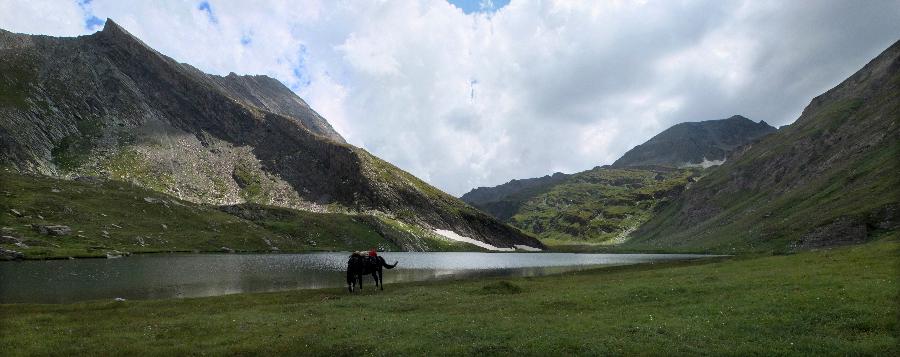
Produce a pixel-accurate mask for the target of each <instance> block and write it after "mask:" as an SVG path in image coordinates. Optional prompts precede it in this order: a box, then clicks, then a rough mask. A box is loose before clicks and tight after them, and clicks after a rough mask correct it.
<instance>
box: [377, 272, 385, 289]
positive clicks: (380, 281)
mask: <svg viewBox="0 0 900 357" xmlns="http://www.w3.org/2000/svg"><path fill="white" fill-rule="evenodd" d="M378 286H379V287H381V291H384V272H383V271H381V269H378Z"/></svg>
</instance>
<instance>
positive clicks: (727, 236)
mask: <svg viewBox="0 0 900 357" xmlns="http://www.w3.org/2000/svg"><path fill="white" fill-rule="evenodd" d="M898 119H900V42H897V43H894V44H893V45H892V46H890V48H888V49H887V50H885V51H884V52H883V53H882V54H880V55H879V56H878V57H877V58H875V59H874V60H872V61H871V62H869V63H868V64H867V65H866V66H865V67H864V68H862V69H861V70H860V71H858V72H857V73H855V74H853V75H852V76H850V78H848V79H846V80H845V81H843V82H842V83H841V84H840V85H838V86H837V87H835V88H834V89H831V90H829V91H828V92H826V93H825V94H822V95H820V96H818V97H816V98H815V99H813V100H812V102H811V103H810V104H809V105H808V106H807V107H806V109H804V110H803V113H802V115H801V116H800V118H798V119H797V121H796V122H795V123H793V124H791V125H790V126H788V127H786V128H783V129H781V130H779V131H778V132H777V133H774V134H772V135H769V136H766V137H764V138H762V139H761V140H760V141H759V142H757V143H754V144H752V145H751V146H749V147H746V148H744V149H743V150H741V151H740V152H737V153H735V154H733V155H732V157H730V158H729V160H728V161H727V162H726V163H725V164H724V165H722V166H720V167H718V168H715V169H713V170H712V171H710V173H709V174H708V175H706V176H705V177H703V178H702V179H700V180H699V181H698V182H697V183H695V184H694V185H693V186H691V187H690V189H688V190H687V191H685V193H684V194H683V195H681V196H680V197H679V198H678V200H676V201H675V202H674V204H672V205H670V206H668V207H667V208H666V209H665V210H664V211H663V212H661V213H660V214H659V215H657V216H656V217H655V218H653V219H652V220H650V221H649V222H648V223H647V224H645V225H644V226H643V227H641V228H640V230H639V231H637V232H636V233H635V235H634V236H635V238H634V239H632V240H631V241H630V242H629V243H628V245H629V246H631V247H635V248H638V249H639V248H648V247H649V248H655V247H667V248H688V249H695V250H696V249H708V250H713V251H724V252H729V251H746V250H776V251H784V250H794V249H803V248H814V247H821V246H830V245H837V244H848V243H858V242H864V241H866V240H868V239H870V238H871V237H872V236H874V235H877V234H878V233H879V232H881V231H885V230H894V229H896V228H897V226H898V222H900V213H898V212H900V194H898V187H900V181H898V173H900V160H898V158H900V124H898V123H900V120H898Z"/></svg>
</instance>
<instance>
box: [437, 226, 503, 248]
mask: <svg viewBox="0 0 900 357" xmlns="http://www.w3.org/2000/svg"><path fill="white" fill-rule="evenodd" d="M434 233H437V234H439V235H441V236H443V237H446V238H449V239H452V240H455V241H457V242H464V243H469V244H474V245H477V246H479V247H482V248H484V249H487V250H494V251H498V252H512V251H515V250H516V248H499V247H495V246H493V245H490V244H487V243H485V242H482V241H480V240H475V239H472V238H469V237H463V236H461V235H459V234H457V233H456V232H454V231H448V230H445V229H435V230H434Z"/></svg>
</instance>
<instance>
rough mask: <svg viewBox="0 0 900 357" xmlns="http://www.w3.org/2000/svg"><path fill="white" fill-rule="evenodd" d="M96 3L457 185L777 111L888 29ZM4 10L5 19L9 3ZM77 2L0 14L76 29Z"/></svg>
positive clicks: (175, 48) (872, 5) (14, 23)
mask: <svg viewBox="0 0 900 357" xmlns="http://www.w3.org/2000/svg"><path fill="white" fill-rule="evenodd" d="M199 4H200V1H196V2H184V1H176V0H171V1H154V2H148V1H121V0H93V1H92V2H90V4H89V6H88V7H87V8H88V10H90V11H91V12H92V14H93V15H95V16H97V17H100V18H105V17H110V18H113V19H115V20H116V21H117V22H119V23H120V24H121V25H123V27H125V28H126V29H128V30H129V31H131V32H132V33H134V34H135V35H137V36H138V37H140V38H142V39H143V40H144V41H145V42H147V43H148V44H150V45H151V46H153V47H155V48H156V49H158V50H160V51H161V52H162V53H165V54H167V55H169V56H172V57H174V58H175V59H177V60H179V61H183V62H187V63H190V64H192V65H194V66H196V67H198V68H200V69H203V70H205V71H208V72H212V73H217V74H227V73H228V72H232V71H234V72H237V73H242V74H243V73H258V74H267V75H270V76H273V77H275V78H278V79H279V80H281V81H282V82H284V83H285V84H286V85H288V86H289V87H291V88H293V89H294V90H295V91H297V93H298V94H300V95H301V96H302V97H304V98H305V99H306V100H307V101H308V102H309V103H310V104H311V105H312V106H313V107H314V108H316V109H317V110H318V111H319V112H320V113H322V114H323V115H324V116H325V117H326V118H328V119H329V121H330V122H331V123H332V125H334V126H335V128H336V129H337V130H338V131H339V132H340V133H341V134H342V135H344V136H345V137H346V138H347V139H348V141H349V142H351V143H353V144H356V145H359V146H362V147H364V148H366V149H367V150H369V151H370V152H372V153H374V154H376V155H378V156H380V157H382V158H384V159H386V160H388V161H391V162H392V163H394V164H396V165H398V166H399V167H401V168H404V169H406V170H408V171H410V172H412V173H413V174H415V175H417V176H419V177H420V178H423V179H425V180H426V181H429V182H431V183H432V184H435V185H436V186H438V187H440V188H442V189H444V190H446V191H448V192H450V193H452V194H461V193H463V192H465V191H467V190H468V189H470V188H472V187H475V186H483V185H496V184H499V183H502V182H505V181H507V180H509V179H513V178H525V177H533V176H540V175H545V174H549V173H552V172H553V171H565V172H574V171H579V170H583V169H587V168H590V167H593V166H596V165H602V164H609V163H611V162H612V161H613V160H615V159H616V158H617V157H618V156H619V155H621V154H622V153H623V152H624V151H626V150H627V149H629V148H630V147H632V146H634V145H636V144H639V143H640V142H643V141H645V140H647V139H648V138H650V137H651V136H653V135H654V134H656V133H657V132H659V131H661V130H663V129H665V128H666V127H668V126H671V125H673V124H676V123H678V122H682V121H696V120H707V119H717V118H724V117H728V116H731V115H733V114H743V115H746V116H748V117H750V118H751V119H755V120H760V119H764V120H766V121H767V122H769V123H772V124H775V125H779V124H786V123H789V122H791V121H793V120H794V119H796V117H797V115H799V113H800V111H801V110H802V107H803V106H804V105H805V104H806V103H807V102H808V101H809V100H810V99H811V98H812V97H813V96H815V95H817V94H819V93H821V92H823V91H824V90H827V89H828V88H830V87H831V86H834V85H836V84H837V83H838V82H839V81H840V80H842V79H843V78H845V77H846V76H848V75H849V74H851V73H852V72H853V71H855V70H856V69H858V68H859V67H861V66H862V65H863V64H864V63H865V62H867V61H868V60H869V59H871V58H872V57H873V56H875V55H876V54H878V53H879V52H880V51H881V50H883V49H884V48H886V47H887V46H888V45H889V44H890V43H892V42H893V41H896V40H897V35H898V34H900V24H898V22H897V21H896V19H897V18H900V5H898V3H897V2H892V1H868V2H845V1H838V0H833V1H814V2H813V1H794V2H787V3H784V2H776V1H756V0H754V1H677V2H676V1H666V2H646V1H614V2H599V1H584V2H578V1H546V2H538V1H512V2H511V3H510V4H509V5H507V6H505V7H502V8H500V9H499V10H496V11H492V12H480V13H479V12H473V13H471V14H464V13H463V12H462V11H461V10H460V9H458V8H456V7H454V6H452V5H450V4H448V3H447V2H445V1H444V0H416V1H413V0H411V1H388V2H384V1H374V0H373V1H364V0H359V1H352V2H343V1H307V2H303V3H300V4H298V3H295V2H294V1H286V0H283V1H282V0H270V1H260V2H247V1H217V0H210V1H209V4H210V10H211V11H212V13H213V14H214V17H215V19H216V21H215V22H211V21H210V14H209V13H207V12H206V11H205V10H203V9H201V8H200V7H199ZM10 14H15V15H10ZM88 15H90V14H85V13H84V11H82V8H81V7H79V6H78V4H77V3H75V2H64V3H60V2H43V1H28V2H24V1H23V2H19V3H9V2H3V3H0V27H2V28H4V29H8V30H13V31H18V32H30V33H45V34H52V35H77V34H84V33H88V32H90V31H88V30H87V29H86V28H85V18H86V16H88Z"/></svg>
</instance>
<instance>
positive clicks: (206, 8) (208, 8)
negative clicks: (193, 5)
mask: <svg viewBox="0 0 900 357" xmlns="http://www.w3.org/2000/svg"><path fill="white" fill-rule="evenodd" d="M197 10H200V11H203V12H205V13H206V17H207V18H209V22H212V23H214V24H218V23H219V19H218V18H216V14H215V13H214V12H213V9H212V5H210V4H209V1H205V0H204V1H201V2H200V4H198V5H197Z"/></svg>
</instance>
